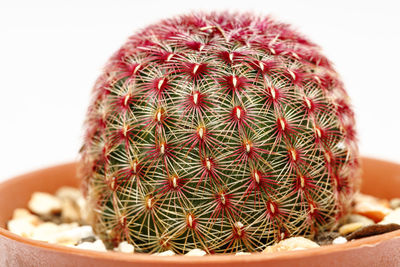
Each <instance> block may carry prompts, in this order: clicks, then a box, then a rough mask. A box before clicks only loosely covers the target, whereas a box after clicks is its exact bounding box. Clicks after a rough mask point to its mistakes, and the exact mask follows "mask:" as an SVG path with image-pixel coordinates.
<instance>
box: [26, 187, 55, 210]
mask: <svg viewBox="0 0 400 267" xmlns="http://www.w3.org/2000/svg"><path fill="white" fill-rule="evenodd" d="M28 208H29V209H30V210H31V211H32V212H34V213H36V214H39V215H51V214H54V213H58V212H60V211H61V201H60V200H59V199H58V198H56V197H55V196H53V195H50V194H48V193H43V192H35V193H33V195H32V197H31V199H30V200H29V202H28Z"/></svg>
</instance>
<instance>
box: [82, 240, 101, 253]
mask: <svg viewBox="0 0 400 267" xmlns="http://www.w3.org/2000/svg"><path fill="white" fill-rule="evenodd" d="M75 247H76V248H80V249H88V250H96V251H107V249H106V246H104V243H103V241H101V240H96V241H95V242H83V243H81V244H79V245H77V246H75Z"/></svg>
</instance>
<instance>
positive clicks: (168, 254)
mask: <svg viewBox="0 0 400 267" xmlns="http://www.w3.org/2000/svg"><path fill="white" fill-rule="evenodd" d="M153 255H155V256H174V255H175V252H173V251H172V250H166V251H163V252H159V253H154V254H153Z"/></svg>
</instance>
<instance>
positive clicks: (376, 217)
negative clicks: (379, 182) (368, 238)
mask: <svg viewBox="0 0 400 267" xmlns="http://www.w3.org/2000/svg"><path fill="white" fill-rule="evenodd" d="M389 207H390V206H389V202H388V201H387V200H385V199H378V198H376V197H373V196H369V195H363V194H357V196H356V198H355V206H354V213H357V214H360V215H363V216H365V217H368V218H370V219H371V220H373V221H374V222H380V221H381V220H382V219H383V218H384V217H385V216H386V215H387V214H389V213H390V211H391V209H390V208H389Z"/></svg>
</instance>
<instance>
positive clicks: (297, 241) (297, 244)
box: [263, 236, 319, 253]
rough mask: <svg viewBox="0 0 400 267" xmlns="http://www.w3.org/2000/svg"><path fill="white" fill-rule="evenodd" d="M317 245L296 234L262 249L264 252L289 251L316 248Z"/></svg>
mask: <svg viewBox="0 0 400 267" xmlns="http://www.w3.org/2000/svg"><path fill="white" fill-rule="evenodd" d="M317 247H319V245H318V244H317V243H315V242H313V241H311V240H310V239H307V238H304V237H301V236H297V237H290V238H287V239H284V240H282V241H280V242H279V243H277V244H275V245H272V246H268V247H266V248H265V249H264V251H263V252H264V253H271V252H278V251H289V250H302V249H307V248H317Z"/></svg>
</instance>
